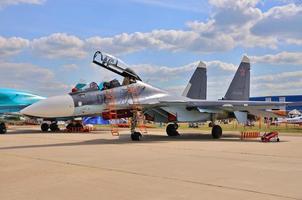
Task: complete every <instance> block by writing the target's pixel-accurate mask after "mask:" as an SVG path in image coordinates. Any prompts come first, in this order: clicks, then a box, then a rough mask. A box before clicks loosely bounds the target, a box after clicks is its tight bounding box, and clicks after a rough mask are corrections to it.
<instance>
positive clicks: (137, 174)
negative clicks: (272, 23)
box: [0, 152, 301, 200]
mask: <svg viewBox="0 0 302 200" xmlns="http://www.w3.org/2000/svg"><path fill="white" fill-rule="evenodd" d="M0 154H4V155H7V156H14V157H18V158H25V159H31V160H38V161H45V162H50V163H55V164H59V165H69V166H76V167H83V168H89V169H97V170H103V171H110V172H116V173H122V174H131V175H136V176H142V177H149V178H157V179H163V180H170V181H178V182H183V183H190V184H195V185H203V186H208V187H212V188H220V189H225V190H233V191H241V192H249V193H253V194H260V195H267V196H272V197H278V198H286V199H295V200H301V199H299V198H296V197H291V196H285V195H281V194H274V193H268V192H262V191H257V190H251V189H245V188H239V187H232V186H225V185H218V184H212V183H206V182H200V181H191V180H187V179H180V178H176V177H168V176H156V175H151V174H145V173H140V172H133V171H128V170H122V169H114V168H107V167H99V166H92V165H85V164H81V163H73V162H65V161H59V160H51V159H45V158H38V157H31V156H24V155H18V154H11V153H3V152H0Z"/></svg>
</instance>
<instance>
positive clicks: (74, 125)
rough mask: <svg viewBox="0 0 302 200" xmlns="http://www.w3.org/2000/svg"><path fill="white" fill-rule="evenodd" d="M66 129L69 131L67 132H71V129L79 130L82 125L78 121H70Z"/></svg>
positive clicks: (82, 127)
mask: <svg viewBox="0 0 302 200" xmlns="http://www.w3.org/2000/svg"><path fill="white" fill-rule="evenodd" d="M66 129H67V130H68V131H69V132H73V131H76V132H77V131H81V130H83V129H84V126H83V124H82V123H81V122H79V121H71V122H70V123H69V124H68V125H67V126H66Z"/></svg>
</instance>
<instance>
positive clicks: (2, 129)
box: [0, 122, 7, 134]
mask: <svg viewBox="0 0 302 200" xmlns="http://www.w3.org/2000/svg"><path fill="white" fill-rule="evenodd" d="M6 131H7V130H6V125H5V123H4V122H0V134H5V133H6Z"/></svg>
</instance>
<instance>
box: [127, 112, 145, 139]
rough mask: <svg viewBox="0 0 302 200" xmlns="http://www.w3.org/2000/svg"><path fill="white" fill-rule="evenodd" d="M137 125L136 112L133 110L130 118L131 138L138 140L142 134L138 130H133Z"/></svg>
mask: <svg viewBox="0 0 302 200" xmlns="http://www.w3.org/2000/svg"><path fill="white" fill-rule="evenodd" d="M136 125H137V112H133V117H132V120H131V127H130V129H131V140H133V141H140V140H141V138H142V134H141V133H140V132H137V131H135V128H136Z"/></svg>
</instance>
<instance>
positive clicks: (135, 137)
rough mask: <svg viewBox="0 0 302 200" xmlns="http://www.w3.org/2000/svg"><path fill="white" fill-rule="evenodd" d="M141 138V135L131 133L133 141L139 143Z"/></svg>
mask: <svg viewBox="0 0 302 200" xmlns="http://www.w3.org/2000/svg"><path fill="white" fill-rule="evenodd" d="M141 138H142V134H141V133H140V132H134V133H131V139H132V140H133V141H140V139H141Z"/></svg>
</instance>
